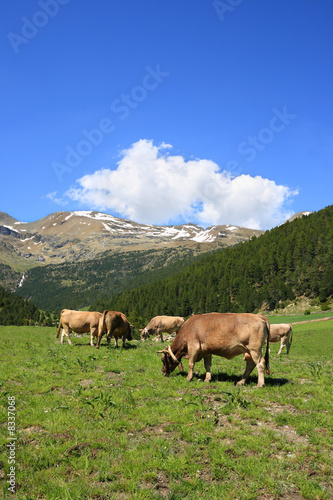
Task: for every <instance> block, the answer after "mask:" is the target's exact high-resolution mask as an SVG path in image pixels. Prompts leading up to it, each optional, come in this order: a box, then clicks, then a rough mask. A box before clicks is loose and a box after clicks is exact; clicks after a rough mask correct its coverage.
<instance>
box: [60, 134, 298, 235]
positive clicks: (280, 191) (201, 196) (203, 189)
mask: <svg viewBox="0 0 333 500" xmlns="http://www.w3.org/2000/svg"><path fill="white" fill-rule="evenodd" d="M171 147H172V146H170V145H169V144H164V143H163V144H162V145H161V146H154V145H153V142H152V141H148V140H139V141H138V142H136V143H134V144H133V145H132V146H131V147H130V148H128V149H126V150H124V151H122V153H121V159H120V161H119V162H118V165H117V168H116V169H115V170H110V169H107V168H105V169H101V170H97V171H96V172H94V173H93V174H90V175H85V176H84V177H82V178H80V179H78V181H77V185H76V186H75V187H72V188H71V189H70V190H68V191H67V192H66V193H65V196H66V197H67V198H70V199H71V200H73V201H78V202H79V203H80V204H81V205H85V206H89V208H91V209H97V210H109V211H113V212H117V213H118V214H120V215H121V216H123V217H125V218H129V219H131V220H134V221H137V222H142V223H150V224H167V223H174V222H175V221H182V222H196V223H198V224H200V225H203V226H208V225H212V224H215V225H217V224H237V225H240V226H244V227H251V228H253V229H256V228H258V229H267V228H271V227H273V226H276V225H278V224H280V223H281V222H283V221H285V220H286V218H288V217H289V216H290V215H291V214H290V213H289V211H287V210H286V205H287V204H288V203H287V202H288V200H290V199H291V198H292V197H293V196H295V195H296V194H297V192H296V191H292V190H290V189H289V188H288V187H287V186H282V185H277V184H276V183H275V182H274V181H272V180H269V179H264V178H262V177H260V176H256V177H251V176H250V175H239V176H237V177H232V175H231V174H230V173H229V172H226V171H222V172H221V171H220V169H219V166H218V165H217V164H216V163H214V162H213V161H211V160H200V159H198V160H189V161H186V160H185V159H184V158H183V157H182V156H172V155H170V154H169V152H168V151H167V150H169V149H170V148H171Z"/></svg>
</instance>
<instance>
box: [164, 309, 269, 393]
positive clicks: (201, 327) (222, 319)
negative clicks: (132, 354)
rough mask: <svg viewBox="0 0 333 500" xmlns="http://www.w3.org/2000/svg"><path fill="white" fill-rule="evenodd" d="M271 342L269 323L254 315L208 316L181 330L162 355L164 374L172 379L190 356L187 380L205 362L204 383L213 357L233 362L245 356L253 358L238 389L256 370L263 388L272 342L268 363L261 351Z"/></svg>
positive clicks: (267, 357)
mask: <svg viewBox="0 0 333 500" xmlns="http://www.w3.org/2000/svg"><path fill="white" fill-rule="evenodd" d="M266 338H267V339H269V323H268V322H267V321H265V320H264V319H262V318H260V317H259V316H257V315H255V314H248V313H242V314H234V313H224V314H222V313H208V314H201V315H196V316H192V317H191V318H190V319H188V320H187V321H186V323H185V324H184V325H183V327H182V328H181V329H180V331H179V333H178V334H177V336H176V338H175V340H174V341H173V343H172V344H171V346H169V347H168V348H166V349H163V351H160V352H163V355H162V363H163V367H162V373H163V374H164V375H169V374H170V373H171V372H173V371H174V369H175V368H176V367H177V366H178V365H179V364H180V361H181V358H183V357H185V356H186V355H188V358H189V372H188V375H187V380H191V379H192V377H193V368H194V364H195V362H196V361H200V360H201V359H202V358H203V359H204V364H205V368H206V378H205V382H209V381H210V380H211V373H210V369H211V363H212V355H213V354H215V355H217V356H222V357H224V358H227V359H232V358H234V357H235V356H237V355H239V354H243V353H248V354H250V357H249V359H247V361H246V369H245V372H244V375H243V377H242V379H241V380H240V381H239V382H238V383H237V385H243V384H244V383H245V381H246V379H247V378H248V377H249V375H250V373H251V372H252V370H253V368H254V367H255V366H256V367H257V370H258V387H263V386H264V383H265V380H264V370H265V365H266V371H267V373H270V371H269V340H268V342H267V347H266V353H265V359H264V358H263V356H262V349H263V346H264V344H265V342H266Z"/></svg>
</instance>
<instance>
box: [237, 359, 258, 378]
mask: <svg viewBox="0 0 333 500" xmlns="http://www.w3.org/2000/svg"><path fill="white" fill-rule="evenodd" d="M245 360H246V367H245V372H244V374H243V376H242V378H241V379H240V380H239V381H238V382H237V385H244V384H245V382H246V380H247V379H248V377H249V375H250V373H252V371H253V369H254V367H255V366H256V364H255V362H254V361H253V359H252V356H250V357H248V356H246V358H245Z"/></svg>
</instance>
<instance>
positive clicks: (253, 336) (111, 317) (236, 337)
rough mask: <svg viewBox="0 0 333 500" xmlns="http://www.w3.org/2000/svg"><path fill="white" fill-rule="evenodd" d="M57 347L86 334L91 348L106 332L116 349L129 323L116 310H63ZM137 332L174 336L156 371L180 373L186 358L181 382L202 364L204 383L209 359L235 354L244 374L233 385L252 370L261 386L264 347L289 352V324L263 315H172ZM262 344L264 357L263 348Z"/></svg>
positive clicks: (143, 335) (125, 337) (265, 363)
mask: <svg viewBox="0 0 333 500" xmlns="http://www.w3.org/2000/svg"><path fill="white" fill-rule="evenodd" d="M61 327H62V333H61V343H62V344H63V341H64V337H65V336H66V338H67V341H68V343H69V344H72V342H71V339H70V333H71V332H75V333H89V332H90V344H91V346H94V337H97V344H96V348H97V349H98V348H99V346H100V343H101V339H102V336H103V334H105V333H106V339H107V343H108V344H109V343H110V339H111V337H112V336H113V337H114V338H115V342H116V347H118V339H119V338H121V339H122V341H123V346H124V347H125V344H126V340H132V337H131V325H130V323H129V321H128V320H127V318H126V316H125V315H124V314H123V313H121V312H117V311H104V312H103V313H100V312H89V311H72V310H70V309H63V310H62V311H61V315H60V321H59V327H58V332H57V338H58V337H59V334H60V330H61ZM140 331H141V339H142V340H146V339H147V338H148V337H149V336H152V335H159V336H160V340H161V341H162V342H163V333H176V337H175V338H174V340H173V342H172V344H171V345H170V346H168V347H166V348H164V349H163V350H162V351H158V352H160V353H162V373H163V374H164V375H167V376H168V375H169V374H170V373H171V372H173V371H174V370H175V368H177V366H178V368H179V369H180V370H183V366H182V363H181V360H182V358H186V359H188V360H189V371H188V375H187V380H191V379H192V377H193V368H194V364H195V363H196V362H197V361H200V360H201V359H203V360H204V364H205V369H206V378H205V382H209V381H210V380H211V372H210V370H211V363H212V355H213V354H214V355H216V356H222V357H224V358H227V359H232V358H234V357H235V356H238V355H240V354H243V355H244V361H245V362H246V368H245V372H244V374H243V376H242V378H241V380H240V381H239V382H238V384H237V385H243V384H244V383H245V381H246V379H247V378H248V377H249V375H250V373H251V372H252V370H253V369H254V367H256V368H257V371H258V387H263V386H264V383H265V381H264V372H265V370H266V372H267V373H270V371H269V343H270V342H281V345H280V349H279V352H278V354H281V352H282V349H283V348H284V347H286V351H287V354H288V353H289V349H290V345H291V342H292V327H291V325H289V324H279V325H271V324H270V323H269V321H268V319H267V318H266V317H265V316H261V315H258V314H250V313H239V314H237V313H207V314H197V315H194V316H191V317H190V318H189V319H188V320H185V318H182V317H178V316H155V317H154V318H153V319H151V320H150V321H149V323H148V325H147V326H146V327H145V328H143V329H142V330H140ZM264 346H266V352H265V356H263V348H264Z"/></svg>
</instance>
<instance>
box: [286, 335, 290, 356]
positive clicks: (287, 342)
mask: <svg viewBox="0 0 333 500" xmlns="http://www.w3.org/2000/svg"><path fill="white" fill-rule="evenodd" d="M286 348H287V354H289V349H290V340H289V335H288V337H286Z"/></svg>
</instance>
